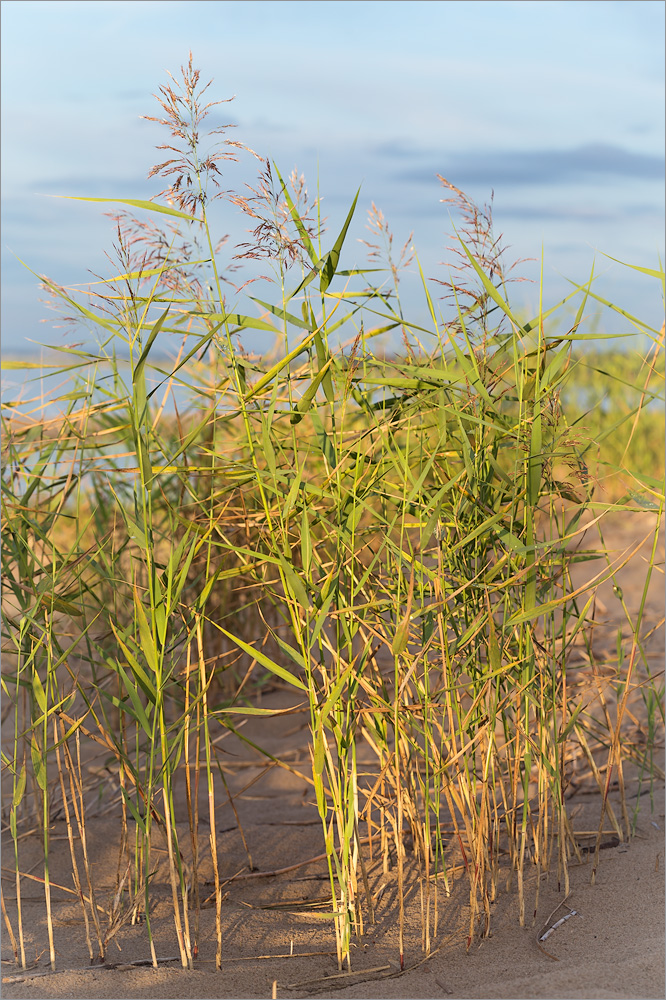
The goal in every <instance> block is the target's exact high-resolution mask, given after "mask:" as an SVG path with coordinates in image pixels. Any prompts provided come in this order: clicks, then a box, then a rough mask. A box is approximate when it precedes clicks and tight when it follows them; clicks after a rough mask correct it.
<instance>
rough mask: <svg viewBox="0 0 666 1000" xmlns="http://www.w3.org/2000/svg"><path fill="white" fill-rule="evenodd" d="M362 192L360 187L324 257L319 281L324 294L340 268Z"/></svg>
mask: <svg viewBox="0 0 666 1000" xmlns="http://www.w3.org/2000/svg"><path fill="white" fill-rule="evenodd" d="M360 193H361V189H360V188H359V189H358V191H357V192H356V197H355V198H354V201H353V202H352V207H351V208H350V209H349V213H348V215H347V218H346V219H345V223H344V225H343V227H342V229H341V230H340V235H339V236H338V238H337V240H336V241H335V243H334V245H333V249H332V250H329V252H328V254H327V255H326V257H325V258H324V259H325V263H324V267H323V269H322V273H321V279H320V281H319V288H320V291H321V293H322V295H323V294H324V292H325V291H326V289H327V288H328V286H329V285H330V283H331V282H332V281H333V278H334V277H335V272H336V271H337V269H338V264H339V263H340V251H341V250H342V244H343V243H344V241H345V237H346V235H347V230H348V229H349V225H350V223H351V220H352V218H353V216H354V212H355V211H356V202H357V201H358V196H359V194H360Z"/></svg>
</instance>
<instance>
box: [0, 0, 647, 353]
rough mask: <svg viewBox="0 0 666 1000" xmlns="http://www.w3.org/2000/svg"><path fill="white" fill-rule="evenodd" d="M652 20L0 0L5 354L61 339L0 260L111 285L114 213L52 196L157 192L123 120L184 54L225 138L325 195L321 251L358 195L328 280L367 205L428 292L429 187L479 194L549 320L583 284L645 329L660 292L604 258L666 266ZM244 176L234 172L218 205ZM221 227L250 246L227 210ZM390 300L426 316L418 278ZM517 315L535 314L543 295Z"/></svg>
mask: <svg viewBox="0 0 666 1000" xmlns="http://www.w3.org/2000/svg"><path fill="white" fill-rule="evenodd" d="M664 12H665V8H664V5H663V3H661V0H630V2H609V0H594V2H585V0H576V2H572V0H567V2H560V0H534V2H533V0H520V2H514V0H490V2H486V0H471V2H469V0H468V2H460V0H458V2H437V0H427V2H418V0H417V2H414V0H412V2H402V0H394V2H363V0H361V2H346V0H337V2H327V0H319V2H316V3H308V2H289V0H280V2H274V0H271V2H253V0H244V2H216V0H206V2H199V0H186V2H181V0H151V2H142V0H130V2H126V0H112V2H107V0H96V2H94V3H89V2H65V0H49V2H36V0H4V2H3V3H2V5H1V14H2V34H1V45H2V215H1V221H2V230H1V248H2V280H3V294H2V344H3V351H4V352H5V353H7V352H16V351H23V350H29V351H31V352H32V351H35V350H37V348H36V347H35V346H34V342H38V343H45V344H58V343H63V342H65V341H66V340H67V341H68V342H69V341H71V335H69V334H66V333H65V332H64V331H63V330H62V329H58V328H57V327H54V324H53V321H52V314H51V313H50V312H49V311H48V310H47V309H46V307H45V306H44V304H43V303H42V302H41V301H40V296H41V295H42V293H40V291H39V288H38V283H37V280H36V278H35V277H34V275H33V274H31V272H30V271H29V270H27V269H26V267H24V266H23V264H21V263H19V260H18V259H19V258H20V260H22V261H24V262H25V264H27V265H28V266H29V268H31V269H32V270H33V271H35V272H37V273H38V274H48V275H49V276H50V277H51V278H52V279H53V280H55V281H57V282H58V283H60V284H65V285H68V284H73V283H83V282H85V281H86V280H89V279H90V273H91V272H92V273H93V274H109V273H110V265H109V263H108V260H107V258H106V257H105V253H107V252H109V251H110V248H111V245H112V242H113V239H114V229H113V224H112V223H111V221H110V220H109V219H108V218H106V217H105V216H104V214H103V212H104V211H105V210H106V211H108V210H109V209H108V208H107V207H105V206H100V205H96V204H86V203H77V202H73V201H66V200H61V199H59V198H56V197H53V196H54V195H79V196H90V197H93V196H94V197H109V198H111V197H121V198H122V197H125V198H129V197H135V198H148V197H150V196H151V195H154V194H156V193H157V192H158V191H159V190H160V187H161V185H160V184H159V182H156V181H154V180H153V181H150V182H149V181H147V179H146V175H147V173H148V170H149V169H150V167H151V166H152V165H153V163H154V162H155V161H156V158H157V157H158V156H160V154H158V153H156V152H155V148H154V147H155V146H156V145H157V144H158V143H159V142H163V141H166V138H167V136H166V133H165V132H163V131H162V130H160V128H159V127H158V126H156V125H155V124H153V123H151V122H147V121H145V120H143V119H142V118H141V116H142V115H151V114H156V113H157V111H158V106H157V104H156V102H155V100H154V98H153V96H152V95H153V94H154V93H155V92H156V91H157V88H158V87H159V86H160V84H164V83H167V82H168V75H167V72H168V71H169V72H171V73H173V74H174V75H177V74H178V70H179V67H180V66H181V65H182V64H183V63H184V62H186V61H187V56H188V51H189V50H190V49H191V50H192V52H193V54H194V63H195V65H196V66H198V67H199V68H200V69H201V72H202V78H205V79H209V78H213V79H214V83H213V85H212V87H211V89H210V91H209V94H210V96H211V99H215V98H217V99H222V98H228V97H232V96H234V95H235V100H234V101H233V103H231V104H226V105H223V108H222V111H220V112H219V114H220V115H221V116H223V117H222V118H220V119H219V121H220V122H221V121H223V120H224V121H232V122H234V123H235V124H236V125H237V128H236V129H235V130H234V135H233V138H235V139H238V140H240V141H242V142H244V143H246V144H247V145H249V146H250V147H252V148H253V149H255V150H257V152H260V153H261V154H262V155H263V156H267V157H270V158H271V159H272V160H274V161H275V162H276V163H277V165H278V166H279V168H280V170H281V172H282V173H283V174H284V173H285V172H289V171H290V170H291V169H292V168H293V167H297V168H298V170H299V172H300V171H303V172H304V173H305V176H306V179H307V181H308V187H309V190H310V191H311V192H313V191H315V190H316V187H317V184H319V190H320V193H321V195H322V196H323V201H322V210H323V212H324V214H325V215H326V216H327V217H328V219H329V232H331V233H333V230H336V232H337V229H339V228H340V226H341V225H342V222H343V221H344V217H345V215H346V212H347V210H348V208H349V206H350V204H351V201H352V199H353V197H354V194H355V192H356V190H357V188H358V187H359V185H360V186H361V195H360V198H359V205H358V213H357V217H356V221H355V223H354V226H353V227H352V229H351V230H350V234H349V239H348V244H347V248H346V256H345V258H344V260H345V264H346V265H348V266H352V265H354V264H356V265H359V266H362V265H363V264H364V263H365V259H366V258H365V249H364V247H363V246H362V245H361V243H360V242H359V239H362V238H364V237H366V236H367V235H368V234H367V232H366V231H365V229H364V226H365V220H366V215H367V210H368V208H369V207H370V205H371V203H372V202H375V203H376V204H377V206H378V207H379V208H380V209H381V210H382V211H383V213H384V215H385V216H386V218H387V220H388V222H389V224H390V226H391V228H392V229H393V231H394V233H395V243H396V245H402V243H403V242H404V241H405V240H406V239H407V238H408V237H409V234H410V232H411V231H412V230H413V232H414V236H413V244H414V246H415V248H416V249H417V251H418V255H419V259H420V261H421V264H422V266H423V270H424V273H425V274H426V276H427V277H429V278H440V279H444V280H445V279H446V277H447V276H448V272H447V260H449V259H450V255H448V256H447V254H448V251H447V249H446V248H447V246H449V245H450V242H451V240H450V236H449V234H450V232H451V227H452V224H457V223H459V219H457V218H456V217H455V216H451V215H450V214H449V211H450V210H449V208H448V206H446V205H445V204H442V203H441V199H442V197H445V195H446V192H444V191H443V190H442V188H441V187H440V185H439V182H438V181H437V178H436V174H438V173H439V174H442V175H444V176H445V177H447V178H448V179H449V180H450V181H452V182H453V183H454V184H455V185H456V186H457V187H459V188H462V189H463V190H464V191H465V192H466V193H467V194H468V195H469V196H471V197H472V198H473V199H475V200H476V201H478V202H479V203H485V202H487V201H488V200H489V199H490V198H491V195H492V193H493V192H494V202H493V205H494V208H493V215H494V221H495V231H496V233H497V234H500V233H501V234H502V235H503V238H504V242H505V244H506V245H508V246H509V247H510V248H511V249H510V251H509V252H510V254H511V255H512V256H513V257H516V258H537V260H536V261H535V262H533V263H527V264H525V265H523V273H526V274H527V276H529V277H531V278H538V273H539V267H540V263H539V259H540V257H541V254H542V250H543V256H544V300H545V301H546V302H548V303H554V302H556V301H558V300H559V299H561V298H562V297H564V295H566V294H567V292H568V291H569V290H570V289H571V287H572V286H571V285H570V284H569V281H568V280H567V279H572V280H574V281H578V282H580V283H583V282H585V281H586V280H587V279H588V277H589V275H590V272H591V268H592V265H593V263H594V266H595V273H597V272H599V273H600V274H601V277H600V278H599V285H598V288H599V293H600V294H602V295H606V296H607V297H609V298H611V299H612V300H613V301H615V302H618V303H619V304H621V305H622V306H623V307H624V308H625V309H627V310H629V311H631V312H634V313H636V314H637V315H639V316H640V317H642V318H644V319H646V320H647V321H648V322H651V323H652V324H654V325H657V326H659V325H661V313H662V301H661V290H660V286H659V283H658V282H656V281H655V280H654V279H649V278H647V277H645V276H644V275H641V274H638V273H637V272H635V271H632V270H631V269H628V268H625V267H622V266H621V265H619V264H613V263H612V261H610V260H608V258H607V257H604V256H603V254H606V255H608V256H609V257H615V258H618V259H619V260H623V261H626V262H628V263H632V264H635V265H639V266H645V267H658V266H659V261H660V255H662V256H661V259H663V242H664V234H663V231H664V125H663V122H664V47H663V37H664ZM216 114H217V112H216ZM211 121H212V123H213V124H215V123H216V122H217V121H218V119H215V120H213V119H212V118H211ZM255 177H256V161H253V160H252V159H251V158H249V157H245V158H244V159H243V160H242V162H241V163H239V164H238V165H232V166H231V167H230V168H229V170H228V171H227V173H226V175H225V178H224V185H225V186H228V187H234V188H236V189H242V187H243V184H244V183H245V182H254V180H255ZM218 222H219V226H220V227H221V229H220V235H221V234H222V233H223V232H229V233H230V235H231V241H230V242H239V241H241V240H242V239H244V238H246V237H245V229H246V223H245V222H244V220H243V219H242V218H239V216H238V213H237V211H235V210H233V209H232V207H231V206H230V205H228V204H227V205H223V206H221V209H220V216H219V220H218ZM336 227H337V228H336ZM401 290H402V291H403V305H405V311H406V312H407V313H408V314H410V315H413V316H415V317H416V315H419V316H421V318H423V316H422V314H421V313H419V310H421V311H422V310H423V309H424V305H423V300H422V296H421V295H420V293H419V290H418V282H417V278H416V275H415V273H412V274H411V275H407V276H406V277H405V279H404V281H403V286H401ZM513 295H514V299H513V301H514V304H515V305H516V306H518V307H520V308H523V307H524V308H527V309H529V308H535V307H536V302H537V301H538V287H537V285H536V284H521V285H517V286H515V288H514V292H513ZM410 310H411V311H410ZM45 319H46V320H47V321H46V322H43V321H44V320H45ZM611 326H612V324H611ZM611 326H609V330H610V329H611ZM250 346H256V345H250Z"/></svg>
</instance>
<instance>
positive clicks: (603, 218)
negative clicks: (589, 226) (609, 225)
mask: <svg viewBox="0 0 666 1000" xmlns="http://www.w3.org/2000/svg"><path fill="white" fill-rule="evenodd" d="M493 215H494V216H495V217H497V218H501V219H505V218H506V219H520V220H522V221H525V222H533V221H537V220H543V221H548V222H616V221H617V219H618V217H619V216H618V213H617V212H604V211H600V210H597V209H594V208H584V207H581V208H575V207H569V208H567V207H564V206H563V207H562V208H547V207H545V206H542V205H502V206H501V207H496V208H495V209H494V211H493Z"/></svg>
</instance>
